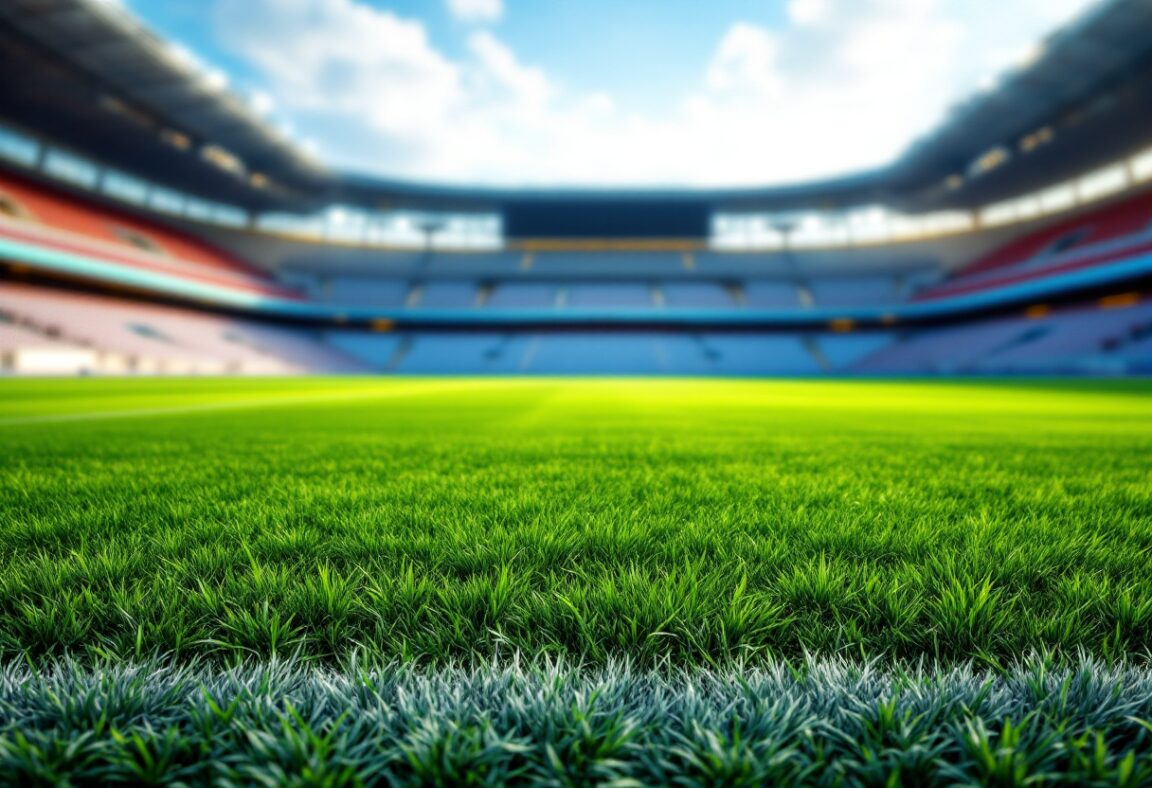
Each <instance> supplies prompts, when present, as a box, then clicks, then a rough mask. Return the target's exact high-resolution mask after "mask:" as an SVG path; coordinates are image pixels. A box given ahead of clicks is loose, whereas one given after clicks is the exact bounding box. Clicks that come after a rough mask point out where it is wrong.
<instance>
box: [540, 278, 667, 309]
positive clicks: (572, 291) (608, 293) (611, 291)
mask: <svg viewBox="0 0 1152 788" xmlns="http://www.w3.org/2000/svg"><path fill="white" fill-rule="evenodd" d="M563 293H564V305H565V306H569V307H574V308H592V309H614V308H621V307H633V308H644V307H652V306H653V305H654V304H655V302H654V301H653V298H652V288H651V287H650V286H648V285H643V284H637V283H634V282H620V283H614V282H613V283H609V282H604V283H599V282H598V283H576V284H570V285H568V286H566V287H564V288H563Z"/></svg>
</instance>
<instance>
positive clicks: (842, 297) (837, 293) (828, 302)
mask: <svg viewBox="0 0 1152 788" xmlns="http://www.w3.org/2000/svg"><path fill="white" fill-rule="evenodd" d="M809 290H810V291H811V293H812V299H813V301H814V302H815V305H816V306H856V305H859V304H878V305H884V304H891V303H893V302H895V301H896V299H897V292H896V283H895V281H894V280H893V279H892V278H891V277H888V276H858V277H852V278H839V277H827V278H821V279H812V280H811V281H810V282H809Z"/></svg>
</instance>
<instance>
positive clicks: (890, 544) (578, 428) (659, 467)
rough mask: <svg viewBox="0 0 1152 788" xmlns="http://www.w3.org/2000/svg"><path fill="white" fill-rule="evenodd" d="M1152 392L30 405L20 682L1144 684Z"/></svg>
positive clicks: (25, 438) (524, 392)
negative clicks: (677, 673)
mask: <svg viewBox="0 0 1152 788" xmlns="http://www.w3.org/2000/svg"><path fill="white" fill-rule="evenodd" d="M1150 550H1152V385H1150V384H1149V383H1147V382H1128V383H1119V382H1117V383H1090V382H1081V383H1073V382H1044V381H1040V382H959V383H956V382H953V383H944V382H879V381H875V382H753V381H663V380H660V381H657V380H651V381H627V380H604V381H572V380H451V379H443V380H369V379H364V380H261V381H234V380H191V381H178V380H127V381H119V380H89V381H11V380H10V381H4V382H2V384H0V659H3V658H7V659H12V658H16V657H18V656H19V657H26V658H31V659H34V660H41V659H47V658H53V657H60V656H63V655H71V656H73V657H75V658H83V659H87V660H90V661H91V660H98V659H102V658H114V659H126V658H132V659H142V658H146V657H149V656H154V655H165V656H166V657H168V658H172V659H175V660H177V661H178V662H179V661H181V660H189V659H193V658H207V659H211V660H215V661H221V660H223V661H229V660H233V659H240V658H248V657H260V658H267V657H272V656H279V657H287V656H293V657H295V658H298V659H305V660H318V661H321V662H326V663H330V664H342V663H344V662H346V660H347V659H348V658H349V656H350V655H351V654H352V653H353V652H357V653H359V654H360V655H361V658H365V659H371V660H373V661H374V662H384V661H392V660H399V661H402V662H409V661H410V662H416V663H421V664H428V663H443V662H445V661H450V660H457V659H469V658H480V659H484V660H487V659H490V658H492V657H493V656H494V655H495V656H499V655H510V654H513V653H521V654H524V655H528V656H529V657H530V658H540V657H541V656H543V655H553V656H564V657H566V658H571V659H576V660H581V661H583V663H585V664H605V663H607V662H608V661H610V660H612V659H613V658H618V657H626V658H629V659H632V660H635V661H636V662H637V664H655V663H667V664H671V665H680V666H709V665H710V666H713V667H723V666H725V665H728V664H732V663H733V662H734V661H737V660H743V661H745V662H751V663H753V664H756V663H759V664H768V663H769V662H771V661H772V660H774V659H781V658H783V659H790V660H791V659H796V658H799V657H802V655H804V654H805V653H809V652H811V653H817V654H822V655H841V656H846V657H851V658H864V659H867V658H885V659H892V658H901V659H918V658H922V657H923V658H929V659H932V660H936V661H938V662H939V663H941V664H950V663H956V662H957V661H964V660H970V659H975V660H978V661H983V662H984V663H986V664H1003V663H1005V662H1007V661H1010V660H1012V659H1014V658H1016V657H1018V656H1019V655H1021V654H1024V653H1027V652H1029V651H1032V650H1038V651H1044V652H1047V653H1051V654H1053V655H1055V656H1056V657H1057V658H1059V659H1063V658H1071V657H1074V656H1075V654H1076V653H1077V652H1079V651H1083V652H1084V653H1086V654H1089V655H1093V656H1096V657H1100V658H1103V659H1106V660H1115V659H1124V660H1129V661H1130V660H1137V661H1143V660H1144V659H1146V657H1147V655H1148V653H1149V649H1150V647H1152V584H1150V583H1149V581H1148V578H1149V577H1152V552H1150Z"/></svg>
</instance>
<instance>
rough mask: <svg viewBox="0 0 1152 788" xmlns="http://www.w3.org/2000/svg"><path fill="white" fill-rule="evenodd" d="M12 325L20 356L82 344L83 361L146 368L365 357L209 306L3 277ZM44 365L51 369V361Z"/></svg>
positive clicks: (249, 367)
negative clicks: (193, 307)
mask: <svg viewBox="0 0 1152 788" xmlns="http://www.w3.org/2000/svg"><path fill="white" fill-rule="evenodd" d="M0 314H2V315H3V317H4V320H5V323H3V324H0V325H2V326H4V327H5V328H8V329H9V330H8V331H6V332H5V333H4V334H3V336H0V342H2V343H3V344H0V351H2V352H4V353H5V354H7V355H10V356H12V357H13V358H20V357H21V356H23V355H26V354H27V353H29V352H31V351H33V350H39V351H43V350H45V349H46V348H54V349H61V350H63V349H68V350H70V351H72V350H77V349H83V350H86V351H88V352H89V353H91V354H92V355H91V358H90V359H89V360H88V363H87V364H85V365H84V367H83V369H80V368H75V367H73V366H70V362H66V361H65V360H63V359H62V360H61V366H60V368H59V369H58V370H56V371H59V372H69V371H75V372H79V371H84V372H93V373H95V372H103V373H121V372H122V373H141V374H162V373H175V374H251V375H259V374H292V373H302V372H333V373H335V372H355V371H359V370H360V369H362V367H361V365H359V364H357V363H356V362H354V361H352V360H351V359H350V358H348V357H346V356H343V355H342V354H340V353H339V352H336V351H334V350H333V349H331V348H329V347H327V346H324V345H322V344H321V343H320V342H318V341H317V340H315V339H312V338H309V337H308V336H307V334H305V333H303V332H299V331H294V330H291V329H280V328H274V327H271V326H268V325H263V324H259V323H255V322H252V321H246V320H234V319H231V318H225V317H218V316H216V315H211V314H207V313H203V312H197V311H190V310H185V309H177V308H172V307H165V306H158V305H155V304H142V303H139V302H132V301H125V300H120V299H114V298H109V297H106V296H97V295H87V294H79V293H69V292H63V291H59V290H54V289H48V288H41V287H30V286H26V285H19V284H11V283H0ZM46 363H47V362H46V361H45V362H44V363H43V364H42V365H41V366H42V367H43V368H41V369H40V370H39V371H41V372H45V373H46V372H51V371H53V370H50V369H48V368H46V367H45V365H46Z"/></svg>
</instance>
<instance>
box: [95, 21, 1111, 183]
mask: <svg viewBox="0 0 1152 788" xmlns="http://www.w3.org/2000/svg"><path fill="white" fill-rule="evenodd" d="M104 1H105V2H110V3H114V4H117V5H122V6H124V7H125V8H127V10H129V11H130V12H132V13H134V14H135V15H136V16H138V17H139V18H140V19H141V20H143V21H144V22H145V23H146V24H147V25H149V26H150V27H152V28H153V29H154V30H155V31H156V32H157V33H159V34H160V35H161V36H162V37H163V38H165V39H167V40H169V41H171V42H174V43H175V44H177V45H178V46H179V47H180V49H181V50H182V51H183V52H185V53H186V55H187V57H188V58H190V59H191V60H193V61H194V62H196V63H197V64H198V65H199V66H200V67H201V68H203V69H204V70H205V71H206V73H207V74H208V75H209V78H210V79H211V80H212V82H213V83H214V84H218V85H221V86H226V87H227V89H229V90H233V91H235V92H236V93H238V94H240V95H241V96H243V97H244V98H245V99H246V100H248V101H249V102H250V103H251V105H252V106H253V107H254V108H255V109H257V110H258V111H260V112H261V113H262V114H264V115H265V116H266V117H267V119H268V121H269V122H270V123H272V124H274V125H276V126H278V127H280V128H282V129H283V130H285V131H286V132H287V133H288V134H290V136H292V137H293V138H294V139H296V140H297V141H298V142H299V143H300V144H301V145H302V146H305V147H306V148H307V149H309V150H310V151H312V152H314V153H315V155H317V156H318V157H319V158H320V159H321V160H322V161H324V162H325V163H327V164H329V165H330V166H332V167H333V168H335V169H338V170H347V171H352V172H359V173H363V174H369V175H377V176H382V177H386V178H396V179H401V180H417V181H429V182H438V183H453V184H461V185H466V184H489V185H503V186H558V185H569V186H597V187H612V186H681V187H686V186H698V187H713V186H758V185H771V184H782V183H793V182H800V181H806V180H813V179H819V178H825V177H835V176H839V175H844V174H850V173H853V172H860V171H866V170H869V169H873V168H877V167H881V166H884V165H885V164H887V163H889V162H891V161H893V160H894V159H895V158H897V157H898V156H899V154H900V153H901V152H902V151H904V150H905V149H906V148H907V147H908V146H909V145H910V144H911V143H912V142H913V141H914V140H915V139H917V138H918V137H920V136H922V135H924V134H926V133H928V132H930V131H931V130H932V129H934V128H936V127H938V126H939V125H940V124H941V123H942V122H943V121H944V120H945V119H946V118H947V116H948V112H949V109H950V108H951V107H952V106H954V105H956V104H957V103H958V102H960V101H962V100H965V99H966V98H969V97H971V96H973V95H975V94H977V93H978V92H980V91H983V90H988V89H991V88H992V87H993V86H994V85H995V82H996V80H997V79H999V78H1002V77H1003V75H1004V74H1006V73H1008V72H1009V70H1010V69H1013V68H1019V67H1022V66H1024V65H1026V64H1027V63H1028V62H1029V61H1030V60H1032V59H1034V58H1035V56H1036V55H1037V53H1038V51H1039V50H1038V45H1039V44H1040V42H1041V41H1042V40H1043V38H1044V36H1045V35H1047V34H1048V33H1050V32H1051V31H1052V30H1054V29H1056V28H1058V27H1059V26H1061V25H1062V24H1065V23H1067V22H1068V21H1070V20H1071V19H1073V18H1074V17H1075V16H1076V15H1077V14H1078V13H1081V12H1082V11H1083V10H1084V9H1085V8H1087V7H1088V6H1089V5H1091V4H1092V0H104Z"/></svg>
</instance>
